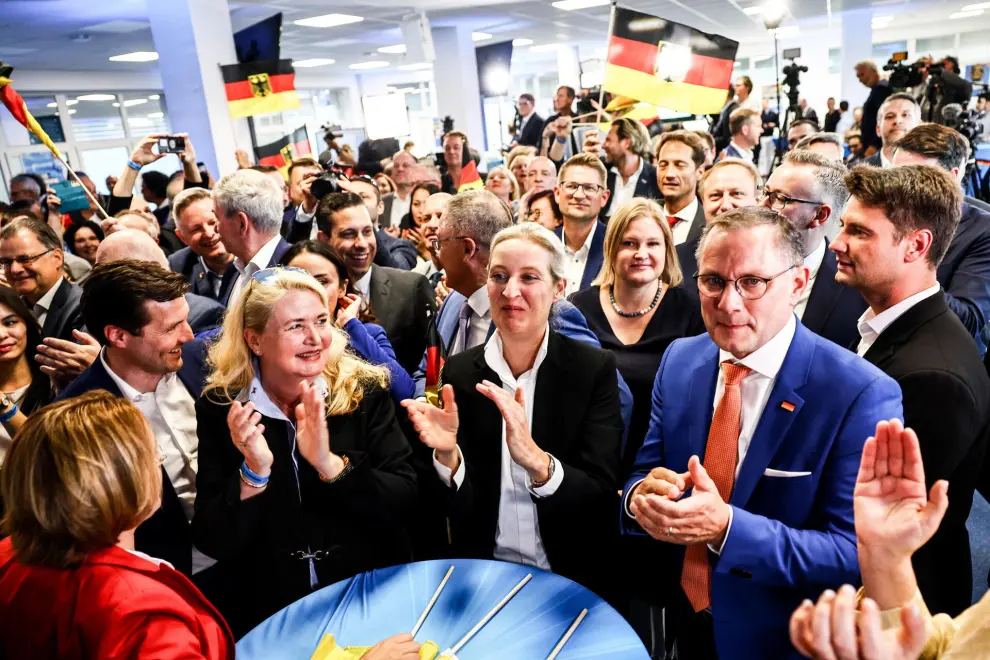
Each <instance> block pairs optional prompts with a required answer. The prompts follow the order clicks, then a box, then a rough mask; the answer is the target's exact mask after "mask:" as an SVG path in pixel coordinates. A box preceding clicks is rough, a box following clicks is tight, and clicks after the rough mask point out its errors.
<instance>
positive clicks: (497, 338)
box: [485, 323, 550, 387]
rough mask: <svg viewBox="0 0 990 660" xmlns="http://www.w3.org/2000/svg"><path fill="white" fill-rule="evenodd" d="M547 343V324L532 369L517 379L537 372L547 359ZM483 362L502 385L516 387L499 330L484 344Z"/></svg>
mask: <svg viewBox="0 0 990 660" xmlns="http://www.w3.org/2000/svg"><path fill="white" fill-rule="evenodd" d="M549 341H550V324H549V323H548V324H547V325H546V328H545V329H544V331H543V343H541V344H540V350H538V351H537V352H536V359H535V360H534V361H533V367H532V368H531V369H530V370H529V371H527V372H526V373H523V374H519V378H522V377H524V376H526V375H528V374H531V373H535V372H537V371H539V369H540V365H541V364H543V360H544V359H545V358H546V357H547V345H548V344H549ZM485 362H486V363H487V364H488V366H489V367H491V370H492V371H494V372H495V375H496V376H498V377H499V379H500V380H501V381H502V384H503V385H508V386H510V387H516V383H517V380H516V377H515V376H513V375H512V369H511V368H510V367H509V364H508V363H507V362H506V361H505V357H504V356H503V347H502V335H501V332H500V331H499V330H496V331H495V334H493V335H492V337H491V339H489V340H488V343H487V344H485Z"/></svg>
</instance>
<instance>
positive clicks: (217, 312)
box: [186, 292, 225, 335]
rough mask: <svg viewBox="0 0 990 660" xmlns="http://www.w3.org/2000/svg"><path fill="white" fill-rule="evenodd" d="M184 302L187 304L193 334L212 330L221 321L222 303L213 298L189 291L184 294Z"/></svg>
mask: <svg viewBox="0 0 990 660" xmlns="http://www.w3.org/2000/svg"><path fill="white" fill-rule="evenodd" d="M186 304H188V305H189V318H188V321H189V327H190V328H192V331H193V334H194V335H198V334H199V333H201V332H206V331H207V330H213V329H214V328H216V327H219V326H220V324H221V323H222V322H223V314H224V311H225V310H224V308H223V305H221V304H220V303H218V302H217V301H216V300H214V299H213V298H209V297H207V296H201V295H198V294H195V293H192V292H190V293H187V294H186Z"/></svg>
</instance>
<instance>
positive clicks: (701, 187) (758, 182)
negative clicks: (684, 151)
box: [698, 158, 763, 196]
mask: <svg viewBox="0 0 990 660" xmlns="http://www.w3.org/2000/svg"><path fill="white" fill-rule="evenodd" d="M724 167H741V168H743V169H744V170H746V171H747V172H749V175H750V176H751V177H753V191H754V192H753V194H754V195H757V196H758V195H759V193H760V188H761V187H762V186H763V177H761V176H760V171H759V170H758V169H756V165H754V164H753V163H752V162H751V161H748V160H743V159H742V158H723V159H722V160H720V161H718V162H717V163H715V164H714V165H712V166H711V167H709V168H708V169H707V170H705V173H704V174H702V175H701V179H700V180H699V181H698V194H699V195H703V194H704V193H705V183H706V182H707V181H708V179H709V178H710V177H711V176H712V172H715V171H717V170H720V169H722V168H724Z"/></svg>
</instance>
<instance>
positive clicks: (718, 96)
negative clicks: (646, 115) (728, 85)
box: [603, 64, 725, 115]
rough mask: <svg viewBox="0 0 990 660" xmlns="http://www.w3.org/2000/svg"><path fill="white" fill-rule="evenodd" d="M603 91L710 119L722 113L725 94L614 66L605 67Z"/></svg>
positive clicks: (723, 91)
mask: <svg viewBox="0 0 990 660" xmlns="http://www.w3.org/2000/svg"><path fill="white" fill-rule="evenodd" d="M603 86H604V87H605V90H606V91H609V92H612V93H614V94H622V95H623V96H629V97H632V98H634V99H637V100H640V101H644V102H646V103H651V104H653V105H655V106H658V107H660V108H669V109H670V110H675V111H677V112H690V113H693V114H696V115H711V114H717V113H719V112H721V111H722V107H723V106H724V105H725V90H724V89H712V88H711V87H702V86H700V85H690V84H688V83H684V82H667V81H666V80H661V79H660V78H658V77H657V76H655V75H651V74H648V73H643V72H642V71H634V70H633V69H627V68H625V67H621V66H616V65H615V64H606V65H605V82H604V83H603Z"/></svg>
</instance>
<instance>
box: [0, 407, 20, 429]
mask: <svg viewBox="0 0 990 660" xmlns="http://www.w3.org/2000/svg"><path fill="white" fill-rule="evenodd" d="M16 414H17V404H16V403H15V404H14V407H13V408H11V409H10V410H8V411H7V412H5V413H4V414H2V415H0V424H3V423H4V422H9V421H10V419H11V418H12V417H13V416H14V415H16Z"/></svg>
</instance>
